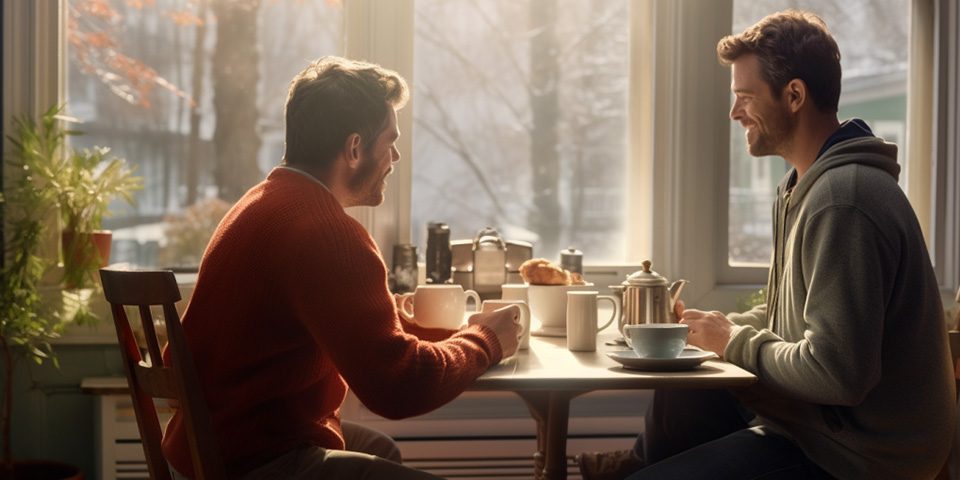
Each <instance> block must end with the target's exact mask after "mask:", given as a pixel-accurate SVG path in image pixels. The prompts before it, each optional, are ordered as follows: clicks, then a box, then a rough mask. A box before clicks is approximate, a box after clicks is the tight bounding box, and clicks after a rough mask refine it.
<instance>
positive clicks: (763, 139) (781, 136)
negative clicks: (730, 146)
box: [747, 112, 796, 157]
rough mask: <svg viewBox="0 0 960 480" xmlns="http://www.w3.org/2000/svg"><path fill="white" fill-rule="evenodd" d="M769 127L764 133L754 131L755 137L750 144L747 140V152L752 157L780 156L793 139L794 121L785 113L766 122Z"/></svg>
mask: <svg viewBox="0 0 960 480" xmlns="http://www.w3.org/2000/svg"><path fill="white" fill-rule="evenodd" d="M767 125H768V126H769V127H770V128H769V129H768V130H767V131H766V132H761V131H759V129H758V130H755V131H756V134H757V137H756V139H755V140H754V141H753V142H752V143H751V142H750V141H749V138H748V139H747V150H748V151H749V152H750V155H753V156H754V157H762V156H765V155H782V154H783V151H784V150H785V147H786V146H787V145H788V144H789V142H790V141H791V139H792V137H793V130H794V128H795V127H796V119H794V118H793V117H792V116H790V115H789V114H787V113H785V112H781V113H779V114H777V116H776V117H775V120H774V121H772V122H768V123H767Z"/></svg>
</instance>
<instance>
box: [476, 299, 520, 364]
mask: <svg viewBox="0 0 960 480" xmlns="http://www.w3.org/2000/svg"><path fill="white" fill-rule="evenodd" d="M467 324H468V325H484V326H486V327H487V328H489V329H491V330H493V333H495V334H496V335H497V340H499V341H500V350H501V351H502V352H503V358H507V357H509V356H510V355H513V354H514V353H516V352H517V347H519V346H520V333H521V328H520V307H518V306H516V305H508V306H506V307H503V308H500V309H497V310H494V311H492V312H486V313H475V314H473V315H471V316H470V318H469V319H468V320H467Z"/></svg>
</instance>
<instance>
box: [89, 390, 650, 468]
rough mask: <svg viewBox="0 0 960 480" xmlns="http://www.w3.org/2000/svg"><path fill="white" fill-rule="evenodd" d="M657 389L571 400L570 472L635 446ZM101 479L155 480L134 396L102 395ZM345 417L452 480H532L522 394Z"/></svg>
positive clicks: (360, 411) (353, 406)
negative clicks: (394, 415)
mask: <svg viewBox="0 0 960 480" xmlns="http://www.w3.org/2000/svg"><path fill="white" fill-rule="evenodd" d="M649 399H650V394H649V393H648V392H644V391H629V392H628V391H616V392H597V393H593V394H590V395H586V396H584V397H580V398H577V399H574V401H573V403H572V405H571V419H570V426H569V440H568V442H567V452H568V454H569V456H570V461H569V462H568V472H569V477H568V478H571V479H578V478H580V477H579V472H578V471H577V467H576V465H575V464H574V463H573V460H572V458H573V455H575V454H576V453H578V452H581V451H604V450H620V449H626V448H630V447H631V446H632V445H633V439H634V437H635V436H636V434H637V433H638V432H640V431H642V429H643V412H644V411H645V409H646V405H647V402H648V401H649ZM98 403H99V409H98V418H97V435H98V437H99V438H98V439H97V446H98V448H97V454H98V456H99V461H98V464H97V466H98V471H97V477H96V478H100V479H103V480H114V479H148V478H149V475H148V474H147V467H146V463H145V462H144V456H143V449H142V446H141V445H140V436H139V432H138V431H137V423H136V417H135V415H134V412H133V406H132V404H131V402H130V397H129V396H126V395H100V396H98ZM342 412H343V417H344V418H347V419H350V420H353V421H356V422H360V423H362V424H364V425H368V426H371V427H373V428H377V429H379V430H381V431H383V432H385V433H387V434H389V435H391V436H392V437H393V438H394V439H395V440H396V441H397V443H398V445H399V446H400V450H401V451H402V452H403V457H404V464H407V465H410V466H411V467H414V468H418V469H421V470H424V471H428V472H430V473H433V474H434V475H437V476H440V477H443V478H450V479H464V480H466V479H478V480H479V479H529V478H532V472H533V452H534V451H535V450H536V437H535V431H536V427H535V423H534V421H533V420H532V419H531V418H530V415H529V413H528V412H527V410H526V407H525V406H524V405H523V402H522V401H520V399H519V397H516V396H515V395H513V394H509V393H497V392H468V393H465V394H464V395H462V396H461V397H460V398H458V399H457V400H455V401H453V402H451V403H450V404H449V405H447V406H444V407H443V408H440V409H438V410H436V411H434V412H431V413H429V414H427V415H423V416H420V417H416V418H410V419H405V420H399V421H391V420H385V419H383V418H381V417H379V416H377V415H374V414H373V413H371V412H370V411H369V410H367V409H366V408H364V407H363V406H362V405H361V404H360V403H359V402H358V401H357V400H356V398H354V397H352V396H350V397H348V399H347V402H346V403H345V404H344V408H343V410H342Z"/></svg>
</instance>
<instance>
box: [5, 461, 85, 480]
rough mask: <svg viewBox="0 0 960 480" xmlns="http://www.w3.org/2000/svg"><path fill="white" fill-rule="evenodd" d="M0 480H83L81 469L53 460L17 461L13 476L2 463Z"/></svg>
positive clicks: (14, 465)
mask: <svg viewBox="0 0 960 480" xmlns="http://www.w3.org/2000/svg"><path fill="white" fill-rule="evenodd" d="M0 480H83V473H82V472H80V469H79V468H77V467H75V466H73V465H68V464H66V463H61V462H54V461H52V460H16V461H14V462H13V476H10V472H9V471H7V469H6V468H5V467H4V466H3V465H2V463H0Z"/></svg>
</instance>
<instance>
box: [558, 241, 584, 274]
mask: <svg viewBox="0 0 960 480" xmlns="http://www.w3.org/2000/svg"><path fill="white" fill-rule="evenodd" d="M560 266H561V267H563V269H564V270H568V271H570V272H574V273H579V274H581V275H583V252H581V251H580V250H577V249H576V248H573V247H567V249H566V250H563V251H561V252H560Z"/></svg>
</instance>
